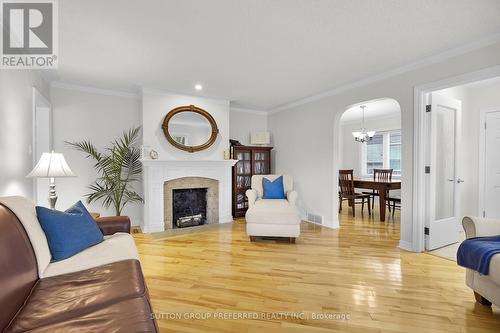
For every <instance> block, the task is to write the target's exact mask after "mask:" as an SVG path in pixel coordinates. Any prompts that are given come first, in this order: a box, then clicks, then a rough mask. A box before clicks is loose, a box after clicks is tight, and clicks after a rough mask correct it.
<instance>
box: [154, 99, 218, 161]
mask: <svg viewBox="0 0 500 333" xmlns="http://www.w3.org/2000/svg"><path fill="white" fill-rule="evenodd" d="M162 129H163V133H164V134H165V137H166V138H167V140H168V142H170V143H171V144H172V145H173V146H174V147H176V148H179V149H182V150H185V151H188V152H190V153H193V152H196V151H201V150H204V149H207V148H208V147H210V146H211V145H212V144H213V143H214V142H215V140H216V139H217V134H218V133H219V129H218V128H217V124H216V122H215V119H214V118H213V117H212V116H211V115H210V113H208V112H207V111H205V110H203V109H201V108H199V107H197V106H194V105H189V106H180V107H178V108H175V109H173V110H172V111H170V112H169V113H168V114H167V116H166V117H165V120H164V121H163V124H162Z"/></svg>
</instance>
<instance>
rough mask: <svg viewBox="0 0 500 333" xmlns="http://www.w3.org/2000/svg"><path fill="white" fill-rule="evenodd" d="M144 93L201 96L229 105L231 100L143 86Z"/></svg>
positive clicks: (200, 97) (142, 91)
mask: <svg viewBox="0 0 500 333" xmlns="http://www.w3.org/2000/svg"><path fill="white" fill-rule="evenodd" d="M144 94H151V95H163V96H176V97H186V98H199V99H205V100H208V101H212V102H214V103H219V104H222V105H227V106H229V105H230V102H231V101H230V100H229V99H225V98H212V97H206V96H203V95H190V94H186V93H182V92H175V91H170V90H162V89H155V88H147V87H142V89H141V95H144Z"/></svg>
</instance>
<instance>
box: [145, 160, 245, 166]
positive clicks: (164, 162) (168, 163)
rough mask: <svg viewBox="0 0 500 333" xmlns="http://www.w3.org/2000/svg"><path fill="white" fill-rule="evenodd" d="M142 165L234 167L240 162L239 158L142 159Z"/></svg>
mask: <svg viewBox="0 0 500 333" xmlns="http://www.w3.org/2000/svg"><path fill="white" fill-rule="evenodd" d="M141 162H142V165H143V166H145V167H149V166H162V165H164V166H203V165H206V166H208V167H216V166H220V167H228V166H229V167H232V166H233V165H235V164H236V162H238V161H237V160H150V159H143V160H141Z"/></svg>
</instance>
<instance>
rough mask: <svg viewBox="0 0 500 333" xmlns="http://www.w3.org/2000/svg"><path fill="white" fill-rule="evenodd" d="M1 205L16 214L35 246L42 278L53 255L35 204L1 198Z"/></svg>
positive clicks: (25, 199) (19, 199)
mask: <svg viewBox="0 0 500 333" xmlns="http://www.w3.org/2000/svg"><path fill="white" fill-rule="evenodd" d="M0 203H2V204H3V205H5V206H6V207H7V208H9V209H10V210H11V211H12V212H13V213H14V214H16V216H17V218H18V219H19V221H21V223H22V225H23V227H24V230H26V233H27V234H28V238H29V239H30V242H31V246H33V252H35V257H36V263H37V266H38V276H40V277H41V276H42V274H43V272H44V271H45V269H46V268H47V266H48V265H49V263H50V259H51V258H52V255H51V254H50V249H49V243H48V242H47V237H45V233H44V232H43V229H42V227H41V225H40V222H38V218H37V217H36V211H35V204H34V203H33V201H31V200H29V199H27V198H24V197H18V196H16V197H1V198H0Z"/></svg>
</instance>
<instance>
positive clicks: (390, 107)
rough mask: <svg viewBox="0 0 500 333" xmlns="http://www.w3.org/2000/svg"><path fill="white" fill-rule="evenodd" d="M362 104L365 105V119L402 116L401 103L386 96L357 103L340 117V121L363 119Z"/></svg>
mask: <svg viewBox="0 0 500 333" xmlns="http://www.w3.org/2000/svg"><path fill="white" fill-rule="evenodd" d="M360 105H365V106H366V108H365V119H376V118H386V117H391V116H401V108H400V106H399V103H398V102H397V101H396V100H394V99H392V98H384V99H379V100H375V101H371V102H366V103H362V104H356V105H353V106H351V107H350V108H349V109H347V110H346V111H345V112H344V113H343V114H342V117H341V118H340V121H341V122H343V123H345V122H353V121H358V120H359V121H361V119H362V117H363V112H362V111H361V108H360Z"/></svg>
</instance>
